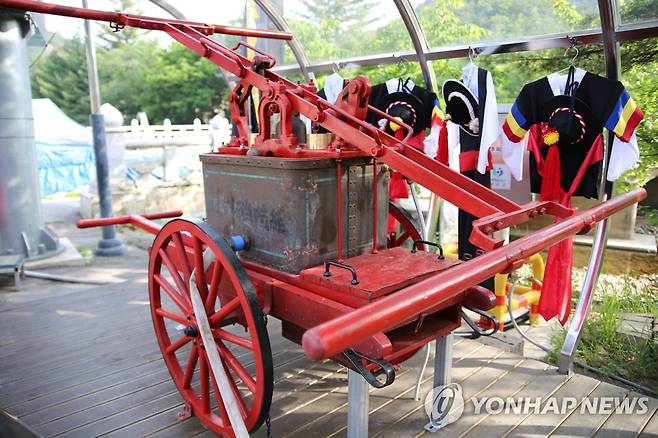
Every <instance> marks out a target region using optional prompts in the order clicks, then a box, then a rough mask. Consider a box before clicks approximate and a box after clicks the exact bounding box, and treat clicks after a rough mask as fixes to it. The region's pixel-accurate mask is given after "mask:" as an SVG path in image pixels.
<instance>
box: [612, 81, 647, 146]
mask: <svg viewBox="0 0 658 438" xmlns="http://www.w3.org/2000/svg"><path fill="white" fill-rule="evenodd" d="M643 118H644V114H642V110H641V109H640V107H638V106H637V104H636V103H635V101H634V100H633V98H632V97H631V96H630V95H629V94H628V91H626V90H622V92H621V95H620V96H619V99H617V102H616V103H615V106H614V108H613V110H612V112H611V113H610V116H609V117H608V120H606V122H605V127H606V128H608V129H609V130H611V131H613V132H614V133H615V134H616V135H617V137H619V138H620V139H621V140H622V141H625V142H628V141H629V140H630V138H631V136H632V135H633V133H634V132H635V128H637V125H638V124H639V123H640V122H641V121H642V119H643Z"/></svg>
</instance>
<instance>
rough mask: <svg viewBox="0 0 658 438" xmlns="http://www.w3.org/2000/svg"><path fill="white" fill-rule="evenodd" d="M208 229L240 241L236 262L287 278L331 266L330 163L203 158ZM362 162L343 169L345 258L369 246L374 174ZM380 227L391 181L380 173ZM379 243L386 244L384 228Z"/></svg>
mask: <svg viewBox="0 0 658 438" xmlns="http://www.w3.org/2000/svg"><path fill="white" fill-rule="evenodd" d="M201 162H202V163H203V175H204V187H205V197H206V214H207V217H208V223H209V224H210V225H211V226H212V227H213V228H215V229H216V230H218V231H219V232H220V233H221V234H223V235H225V236H231V235H235V234H243V235H246V236H247V237H249V239H250V240H251V248H250V249H249V250H248V251H243V252H242V253H241V257H242V258H243V259H245V260H250V261H254V262H257V263H260V264H263V265H265V266H269V267H273V268H275V269H280V270H282V271H285V272H290V273H297V272H300V271H301V270H303V269H306V268H309V267H312V266H317V265H319V264H321V263H323V262H325V261H329V260H333V259H335V258H336V254H337V232H336V230H337V216H336V202H337V201H336V199H337V197H336V193H337V190H336V183H337V181H336V164H335V161H334V160H328V159H280V158H275V157H250V156H230V155H220V154H204V155H202V156H201ZM370 163H371V160H370V159H367V158H359V159H344V160H343V162H342V169H343V170H342V194H343V196H342V204H343V208H342V211H343V224H344V227H343V244H344V250H343V253H344V255H345V256H348V257H349V256H355V255H358V254H361V253H363V252H364V251H367V250H369V249H370V246H371V245H372V231H373V230H372V202H373V197H372V194H373V193H372V179H373V175H372V172H373V166H372V165H371V164H370ZM378 169H379V173H380V174H379V178H378V199H379V200H380V201H379V203H378V209H377V216H378V217H377V222H378V223H379V224H385V223H386V215H387V209H388V205H387V202H386V200H387V194H388V181H389V174H388V172H387V171H385V170H384V168H383V167H382V166H379V167H378ZM380 228H381V229H379V230H378V241H379V242H382V243H384V242H385V240H386V229H385V227H384V226H382V227H380Z"/></svg>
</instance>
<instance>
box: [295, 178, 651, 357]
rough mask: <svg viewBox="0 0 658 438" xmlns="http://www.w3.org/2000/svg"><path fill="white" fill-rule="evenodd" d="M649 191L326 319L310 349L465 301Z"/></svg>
mask: <svg viewBox="0 0 658 438" xmlns="http://www.w3.org/2000/svg"><path fill="white" fill-rule="evenodd" d="M645 197H646V191H645V190H644V189H641V188H639V189H635V190H632V191H630V192H628V193H625V194H623V195H619V196H617V197H615V198H612V199H611V200H609V201H607V202H606V203H604V204H599V205H597V206H595V207H592V208H589V209H587V210H583V211H581V212H579V213H576V214H575V215H573V216H571V217H569V218H567V219H564V220H562V221H560V222H558V223H554V224H552V225H549V226H547V227H545V228H543V229H542V230H540V231H538V232H536V233H534V234H533V235H531V236H526V237H524V238H521V239H518V240H515V241H514V242H511V243H510V244H509V245H506V246H504V247H501V248H498V249H495V250H493V251H491V252H488V253H485V254H483V255H481V256H479V257H477V258H476V259H473V260H471V261H468V262H463V263H461V264H459V265H457V266H455V267H452V268H450V269H448V270H446V271H443V272H440V273H438V274H436V275H433V276H431V277H429V278H427V279H425V280H423V281H420V282H418V283H416V284H413V285H411V286H408V287H406V288H404V289H401V290H399V291H397V292H396V293H395V294H392V295H388V296H386V297H383V298H381V299H379V300H377V301H374V302H372V303H370V304H368V305H366V306H363V307H360V308H358V309H355V310H354V311H352V312H350V313H348V314H345V315H343V316H340V317H338V318H334V319H332V320H331V321H328V322H325V323H323V324H320V325H318V326H316V327H314V328H312V329H310V330H308V331H306V333H304V336H303V338H302V345H303V347H304V352H305V353H306V355H307V356H309V357H310V358H311V359H314V360H321V359H326V358H328V357H331V356H333V355H334V354H337V353H339V352H340V351H343V350H344V349H346V348H349V347H350V346H353V345H356V344H358V343H359V342H361V341H363V340H364V339H366V338H367V337H369V336H372V335H374V334H375V333H379V332H386V331H388V330H391V329H392V328H393V327H397V326H399V325H400V323H403V322H411V321H413V320H415V319H417V318H418V316H419V315H421V314H423V313H424V312H427V311H429V310H432V309H437V308H442V307H447V306H449V305H451V304H454V303H459V302H461V301H463V300H464V299H465V298H466V295H465V291H466V289H467V288H469V287H471V286H473V285H475V284H478V283H480V282H482V281H483V280H485V279H486V278H489V277H491V276H492V275H495V274H497V273H499V272H505V270H507V269H510V268H512V267H513V266H514V265H515V263H517V262H519V261H521V260H524V259H526V258H528V257H530V256H532V255H533V254H535V253H537V252H539V251H541V250H543V249H545V248H548V247H550V246H552V245H554V244H556V243H558V242H560V241H562V240H564V239H566V238H567V237H569V236H571V235H573V234H575V233H579V232H581V231H583V230H585V229H587V228H589V227H590V226H591V225H592V224H593V223H595V222H598V221H601V220H603V219H604V218H606V217H608V216H610V215H612V214H614V213H616V212H618V211H621V210H623V209H624V208H626V207H628V206H629V205H632V204H634V203H636V202H639V201H641V200H642V199H644V198H645Z"/></svg>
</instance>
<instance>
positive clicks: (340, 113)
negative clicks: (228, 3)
mask: <svg viewBox="0 0 658 438" xmlns="http://www.w3.org/2000/svg"><path fill="white" fill-rule="evenodd" d="M0 7H4V8H12V9H17V10H28V11H35V12H41V13H50V14H58V15H66V16H72V17H79V18H85V19H92V20H102V21H107V22H110V23H111V25H112V26H113V27H114V28H115V29H121V28H122V27H124V26H133V27H139V28H143V29H153V30H161V31H164V32H166V33H168V34H169V35H170V36H171V37H172V38H174V39H175V40H176V41H178V42H180V43H181V44H183V45H185V46H186V47H188V48H190V49H191V50H193V51H195V52H196V53H198V54H199V55H200V56H203V57H205V58H207V59H209V60H210V61H212V62H213V63H215V64H216V65H217V66H219V67H220V68H223V69H225V70H227V71H228V72H230V73H232V74H233V75H235V76H236V77H237V78H238V82H237V85H236V86H235V88H234V89H233V91H232V92H231V94H230V97H229V100H230V104H231V115H232V121H233V124H234V126H235V127H236V128H237V132H238V135H237V136H236V137H233V139H232V141H231V143H230V144H228V145H226V146H224V147H221V148H219V150H218V151H217V152H213V153H207V154H203V155H201V156H200V159H201V161H202V163H203V175H204V184H205V200H206V212H207V221H206V222H201V221H196V220H192V219H182V218H177V219H173V220H171V221H169V222H167V223H166V224H165V225H164V226H162V227H161V226H159V225H158V224H156V223H155V222H153V221H152V219H158V218H163V217H173V216H179V215H180V214H181V213H180V212H167V213H160V214H156V215H142V216H140V215H133V216H126V217H119V218H104V219H98V220H84V221H80V223H79V226H80V227H90V226H101V225H108V224H122V223H132V224H133V225H136V226H138V227H141V228H143V229H145V230H146V231H149V232H151V233H153V234H155V239H154V241H153V245H152V247H151V249H150V261H149V274H148V285H149V286H148V287H149V296H150V306H151V315H152V318H153V325H154V327H155V334H156V337H157V340H158V343H159V345H160V348H161V350H162V354H163V358H164V361H165V364H166V365H167V368H168V369H169V372H170V373H171V376H172V378H173V380H174V382H175V384H176V386H177V388H178V390H179V391H180V393H181V396H182V397H183V399H184V401H185V405H186V412H187V413H188V414H192V415H195V416H196V417H198V418H199V420H200V421H201V422H202V423H203V424H204V425H205V426H206V427H208V428H209V429H210V430H212V431H214V432H216V433H218V434H222V435H226V436H247V433H248V432H252V431H255V430H256V429H258V428H259V427H260V426H261V425H262V423H263V422H264V421H266V418H268V412H269V408H270V403H271V399H272V391H273V376H272V352H271V349H270V342H269V337H268V332H267V326H266V318H265V317H266V315H269V316H272V317H275V318H279V319H280V320H281V321H282V330H283V335H284V336H285V337H286V338H288V339H291V340H293V341H294V342H297V343H300V344H301V345H302V346H303V349H304V352H305V353H306V355H307V356H308V357H310V358H311V359H314V360H322V359H326V358H331V359H333V360H335V361H337V362H339V363H341V364H344V365H345V366H346V367H348V368H349V369H350V370H351V372H350V373H353V372H357V373H359V374H361V375H362V376H363V377H364V378H365V380H366V381H367V382H368V383H370V384H371V385H373V386H376V387H383V386H386V385H389V384H391V383H393V380H394V378H395V368H394V365H397V364H400V363H402V362H403V361H405V360H406V359H407V358H409V357H410V356H411V355H413V354H414V353H415V352H416V351H417V350H418V349H420V348H421V347H423V346H424V345H425V344H427V343H428V342H430V341H432V340H434V339H437V338H442V337H444V336H446V335H448V334H449V333H451V332H452V331H453V330H454V329H455V328H457V327H458V326H459V325H460V312H461V308H462V306H468V307H469V308H472V309H476V310H488V309H489V308H491V307H492V306H493V305H494V297H493V295H492V293H491V292H490V291H488V290H486V289H483V288H481V287H480V286H478V284H479V283H480V282H482V281H483V280H485V279H486V278H489V277H491V276H493V275H495V274H497V273H501V272H509V271H511V270H514V269H516V268H517V267H519V266H520V265H521V264H523V263H524V261H526V260H527V259H528V257H530V256H532V255H533V254H535V253H537V252H538V251H541V250H543V249H545V248H547V247H550V246H552V245H554V244H556V243H557V242H560V241H561V240H563V239H565V238H567V237H569V236H571V235H573V234H576V233H583V232H586V231H587V230H589V229H590V227H591V226H592V225H593V224H594V223H595V222H597V221H601V220H603V219H604V218H606V217H608V216H610V215H612V214H613V213H615V212H618V211H620V210H622V209H624V208H626V207H628V206H629V205H632V204H633V203H635V202H638V201H639V200H642V199H643V198H644V197H645V196H646V194H645V192H644V190H642V189H637V190H634V191H632V192H629V193H626V194H623V195H619V196H617V197H615V198H613V199H611V200H609V201H607V202H605V203H602V204H599V205H597V206H595V207H593V208H590V209H588V210H584V211H574V210H571V209H568V208H565V207H562V206H560V205H558V204H555V203H552V202H531V203H528V204H525V205H517V204H516V203H514V202H512V201H510V200H509V199H506V198H505V197H503V196H501V195H499V194H497V193H495V192H493V191H491V190H489V189H487V188H485V187H483V186H481V185H479V184H477V183H475V182H474V181H472V180H470V179H468V178H466V177H464V176H462V175H460V174H459V173H456V172H453V171H452V170H450V169H449V168H448V167H446V166H444V165H442V164H441V163H439V162H437V161H434V160H432V159H430V158H429V157H427V156H425V155H424V154H423V153H422V152H419V151H418V150H416V149H414V148H413V147H410V146H407V144H406V139H405V140H402V141H400V140H397V139H395V138H393V137H391V136H389V135H387V134H386V133H384V132H383V131H381V130H379V129H377V128H376V127H373V126H371V125H369V124H367V123H366V122H364V120H365V118H366V115H367V113H368V112H369V111H372V112H375V113H376V114H377V115H378V116H379V117H381V118H386V119H389V120H392V119H391V118H390V117H389V116H388V115H387V114H385V113H383V112H381V111H379V110H377V109H376V108H373V107H371V106H369V105H368V97H369V95H370V83H369V82H368V80H367V79H366V78H365V77H361V76H360V77H357V78H355V79H353V80H351V81H349V83H348V84H347V85H346V87H345V88H344V90H343V91H342V93H341V94H340V96H339V97H338V100H337V102H336V103H335V104H331V103H329V102H327V101H325V100H323V99H321V98H319V97H318V96H317V95H316V89H315V86H314V85H313V83H311V84H308V85H299V84H295V83H292V82H290V81H288V80H286V79H285V78H283V77H281V76H279V75H277V74H275V73H274V72H272V70H271V69H272V67H273V66H274V64H275V61H274V59H273V58H272V57H271V56H269V55H267V54H266V53H263V52H261V51H259V50H258V49H256V48H254V47H251V46H249V45H247V44H245V43H244V42H240V43H239V44H238V45H237V46H236V47H234V48H233V49H229V48H226V47H224V46H222V45H221V44H219V43H217V42H216V41H214V40H213V39H211V38H210V35H212V34H213V33H228V34H234V35H250V36H258V37H267V38H282V39H290V38H292V35H289V34H285V33H281V32H274V31H261V30H250V29H241V28H233V27H227V26H213V25H207V24H202V23H194V22H187V21H176V20H165V19H156V18H149V17H141V16H135V15H129V14H122V13H108V12H102V11H94V10H89V9H79V8H69V7H63V6H57V5H52V4H47V3H40V2H35V1H27V0H0ZM241 46H242V47H243V48H248V49H250V50H252V51H253V52H254V53H255V56H254V57H253V59H247V58H245V57H244V56H242V55H240V54H238V52H237V50H238V49H240V47H241ZM254 87H255V88H257V89H258V90H259V92H260V104H259V107H258V113H259V121H260V124H259V125H260V126H259V128H260V131H259V133H258V135H257V137H256V139H255V141H254V142H253V144H252V145H250V144H249V130H248V127H247V124H246V114H247V112H248V107H247V99H248V97H249V96H250V95H251V92H252V89H253V88H254ZM274 114H277V115H278V120H279V122H278V129H275V130H272V129H271V126H270V120H271V118H272V116H273V115H274ZM297 114H302V115H304V116H306V117H308V118H309V119H311V120H312V121H313V122H315V123H317V124H320V125H322V126H323V127H325V128H326V129H327V130H328V131H330V132H332V133H333V134H335V139H334V140H333V141H332V142H331V143H330V144H329V145H328V146H327V147H326V148H323V149H312V148H310V147H308V146H307V145H306V144H301V143H300V142H299V141H298V138H297V137H296V136H295V135H294V134H293V118H294V117H296V116H297ZM395 123H398V124H400V122H399V121H397V120H396V121H395ZM402 127H403V128H404V129H405V130H406V132H407V133H408V135H407V137H409V135H411V129H410V127H409V126H407V125H404V124H402ZM272 131H274V132H278V134H276V135H272ZM389 169H393V170H396V171H398V172H400V173H401V174H402V175H404V176H405V177H406V178H407V179H409V180H411V181H415V182H417V183H418V184H420V185H422V186H423V187H426V188H427V189H429V190H430V191H432V192H433V193H434V194H436V195H437V196H439V197H441V198H443V199H445V200H447V201H449V202H451V203H452V204H455V205H457V206H459V208H461V209H462V210H465V211H467V212H469V213H470V214H472V215H475V216H477V217H478V218H480V219H479V220H477V221H476V222H475V224H474V230H473V234H472V235H471V241H472V242H473V243H474V244H475V245H476V246H478V247H480V248H482V249H483V250H484V251H485V252H484V253H483V254H482V255H480V256H478V257H476V258H474V259H472V260H469V261H466V262H460V261H457V260H451V259H447V258H443V257H442V256H441V255H439V256H437V254H435V253H433V252H429V251H427V252H425V251H415V247H416V246H417V245H418V246H423V245H425V243H421V242H418V240H419V239H420V237H419V235H418V233H417V232H416V231H415V229H414V228H413V225H412V224H411V223H410V222H409V221H408V220H407V219H406V218H405V216H404V215H403V214H402V212H401V211H400V210H398V209H396V208H395V207H394V206H390V207H389V202H388V197H387V194H388V182H389ZM389 211H390V213H391V214H393V215H394V216H395V217H396V218H397V219H398V220H399V221H400V222H401V223H402V224H403V228H404V230H405V231H404V232H403V233H402V235H400V236H387V235H386V222H387V215H388V214H389ZM538 215H552V216H554V217H557V218H559V219H560V221H559V222H556V223H554V224H552V225H550V226H547V227H545V228H543V229H541V230H539V231H537V232H535V233H533V234H531V235H529V236H526V237H524V238H521V239H519V240H516V241H513V242H511V243H510V244H508V245H505V246H503V242H502V241H501V240H497V239H495V238H494V237H493V233H494V232H495V231H497V230H502V229H504V228H507V227H510V226H514V225H518V224H521V223H524V222H526V221H528V220H530V219H531V218H533V217H536V216H538ZM228 236H231V237H228ZM407 239H411V240H414V242H413V245H412V246H413V247H414V250H409V249H405V248H404V247H402V246H400V245H401V243H402V242H403V241H405V240H407ZM443 360H446V358H443ZM447 361H449V357H448V358H447ZM351 375H352V374H350V377H351ZM361 380H363V379H361ZM350 383H351V382H350ZM350 386H352V385H351V384H350ZM366 393H367V391H366ZM350 397H351V396H350ZM365 414H366V416H367V411H366V413H365Z"/></svg>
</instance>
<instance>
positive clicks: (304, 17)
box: [283, 0, 413, 62]
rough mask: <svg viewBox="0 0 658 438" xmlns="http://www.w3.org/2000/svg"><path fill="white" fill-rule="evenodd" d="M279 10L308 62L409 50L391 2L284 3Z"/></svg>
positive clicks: (292, 0) (288, 0)
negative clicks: (282, 8) (304, 52)
mask: <svg viewBox="0 0 658 438" xmlns="http://www.w3.org/2000/svg"><path fill="white" fill-rule="evenodd" d="M283 7H284V17H285V19H286V21H287V22H288V24H289V25H290V27H291V28H292V30H293V32H294V34H295V37H296V38H298V39H299V40H300V42H301V43H302V45H303V46H304V48H305V49H306V53H307V54H308V57H309V59H310V60H311V62H317V61H334V60H338V59H344V58H351V57H357V56H367V55H372V54H377V53H386V52H395V51H401V50H403V51H407V50H413V45H412V43H411V38H410V37H409V34H408V33H407V30H406V28H405V26H404V23H403V22H402V19H401V18H400V15H399V13H398V10H397V7H396V6H395V4H394V3H393V1H392V0H350V1H346V0H285V1H284V2H283Z"/></svg>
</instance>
